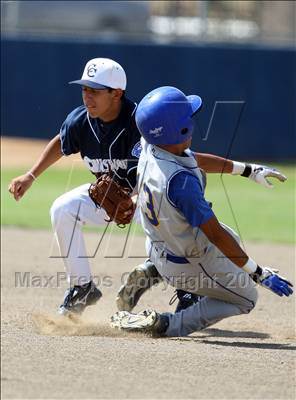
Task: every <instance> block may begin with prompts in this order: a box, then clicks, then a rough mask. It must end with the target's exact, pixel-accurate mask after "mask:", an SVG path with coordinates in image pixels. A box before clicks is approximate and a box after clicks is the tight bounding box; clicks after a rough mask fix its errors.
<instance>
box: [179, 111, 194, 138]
mask: <svg viewBox="0 0 296 400" xmlns="http://www.w3.org/2000/svg"><path fill="white" fill-rule="evenodd" d="M185 125H186V126H184V128H182V129H181V131H180V134H181V137H182V138H184V142H185V141H186V140H187V139H189V138H190V137H191V135H192V132H193V121H192V119H191V117H189V118H188V119H187V121H186V124H185Z"/></svg>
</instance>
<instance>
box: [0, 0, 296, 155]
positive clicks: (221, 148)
mask: <svg viewBox="0 0 296 400" xmlns="http://www.w3.org/2000/svg"><path fill="white" fill-rule="evenodd" d="M295 15H296V5H295V2H294V1H158V2H155V1H66V2H62V1H2V2H1V25H2V46H1V53H2V54H1V55H2V57H1V133H2V135H4V136H17V137H31V138H50V137H52V136H54V135H55V134H56V133H57V132H58V131H59V128H60V126H61V123H62V122H63V120H64V118H65V116H66V115H67V114H68V113H69V112H70V111H71V110H72V109H73V108H75V107H76V106H78V105H80V104H81V93H80V91H79V90H77V88H76V87H75V88H74V87H70V86H68V81H71V80H73V79H77V78H79V77H80V75H81V73H82V69H83V66H84V64H85V62H86V61H87V60H89V59H90V58H93V57H110V58H114V59H115V60H117V61H118V62H119V63H121V64H122V65H123V67H124V68H125V70H126V73H127V76H128V88H127V95H128V96H129V97H130V98H132V99H134V100H136V101H139V100H140V99H141V98H142V97H143V95H144V94H145V93H147V92H148V91H150V90H152V89H153V88H155V87H157V86H162V85H173V86H177V87H179V88H180V89H182V90H183V91H184V92H186V93H188V94H190V93H196V94H199V95H200V96H201V97H202V98H203V100H204V108H203V111H202V113H201V114H200V115H199V118H198V121H197V132H198V134H197V135H196V136H195V139H194V146H193V147H194V148H199V149H200V150H201V151H208V152H213V153H217V154H220V155H221V156H229V157H231V158H240V159H246V160H261V161H262V160H271V161H277V162H278V161H287V160H288V161H293V160H295V148H296V143H295V127H296V117H295V106H296V96H295V92H296V79H295V71H296V61H295V60H296V57H295V55H296V51H295V42H296V41H295Z"/></svg>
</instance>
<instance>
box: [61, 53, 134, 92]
mask: <svg viewBox="0 0 296 400" xmlns="http://www.w3.org/2000/svg"><path fill="white" fill-rule="evenodd" d="M69 83H70V84H72V83H76V84H77V85H81V86H87V87H90V88H92V89H108V88H112V89H122V90H125V89H126V74H125V72H124V69H123V68H122V66H121V65H120V64H118V63H117V62H116V61H113V60H111V59H110V58H93V59H92V60H89V61H88V62H87V64H86V66H85V68H84V71H83V74H82V77H81V79H80V80H77V81H71V82H69Z"/></svg>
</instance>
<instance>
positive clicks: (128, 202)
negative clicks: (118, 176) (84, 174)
mask: <svg viewBox="0 0 296 400" xmlns="http://www.w3.org/2000/svg"><path fill="white" fill-rule="evenodd" d="M88 193H89V196H90V198H91V199H92V200H93V202H94V203H95V205H96V206H97V207H99V208H101V207H102V208H104V210H105V211H106V213H107V215H108V217H109V220H106V221H107V222H111V221H115V222H116V224H117V225H119V226H123V225H126V224H129V223H130V222H131V220H132V218H133V215H134V211H135V204H134V203H133V201H132V199H131V191H130V189H128V188H126V187H123V186H121V185H119V184H118V183H117V182H116V181H115V180H114V179H113V177H112V176H111V174H102V175H101V176H99V177H98V178H97V180H96V181H95V182H94V183H92V184H91V185H90V187H89V189H88Z"/></svg>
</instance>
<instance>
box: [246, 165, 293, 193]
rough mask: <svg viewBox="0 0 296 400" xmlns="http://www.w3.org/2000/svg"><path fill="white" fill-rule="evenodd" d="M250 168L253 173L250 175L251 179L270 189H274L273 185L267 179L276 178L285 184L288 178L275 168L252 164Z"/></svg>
mask: <svg viewBox="0 0 296 400" xmlns="http://www.w3.org/2000/svg"><path fill="white" fill-rule="evenodd" d="M250 167H251V168H252V171H251V173H250V175H249V179H251V180H252V181H254V182H256V183H259V184H260V185H263V186H265V187H267V188H269V189H271V188H273V184H272V183H271V182H270V181H269V180H268V179H267V178H276V179H278V180H279V181H280V182H285V181H286V180H287V177H286V176H285V175H283V174H282V173H281V172H280V171H278V170H277V169H275V168H270V167H265V166H263V165H257V164H250Z"/></svg>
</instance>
